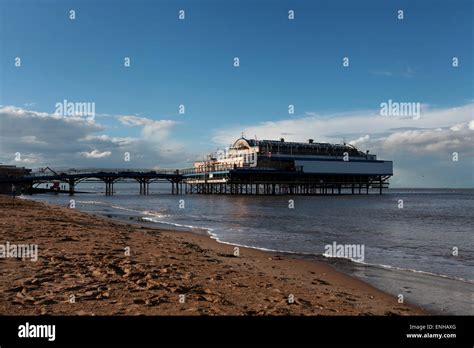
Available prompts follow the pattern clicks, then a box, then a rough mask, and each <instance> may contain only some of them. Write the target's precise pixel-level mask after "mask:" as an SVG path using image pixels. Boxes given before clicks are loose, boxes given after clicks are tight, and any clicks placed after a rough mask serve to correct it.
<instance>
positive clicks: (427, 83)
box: [0, 0, 474, 187]
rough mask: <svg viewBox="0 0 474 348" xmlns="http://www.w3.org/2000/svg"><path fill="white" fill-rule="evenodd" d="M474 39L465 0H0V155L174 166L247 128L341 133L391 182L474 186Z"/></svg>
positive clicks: (317, 135)
mask: <svg viewBox="0 0 474 348" xmlns="http://www.w3.org/2000/svg"><path fill="white" fill-rule="evenodd" d="M71 10H73V11H75V18H74V19H71V18H70V14H71V12H70V11H71ZM180 10H184V11H185V18H184V20H183V19H180V18H179V16H178V15H179V11H180ZM289 10H293V11H294V19H289V18H288V15H289ZM400 10H402V11H403V19H400V18H399V17H400V13H399V11H400ZM473 41H474V40H473V2H472V1H470V0H455V1H447V0H446V1H438V0H423V1H421V0H418V1H413V0H409V1H398V0H393V1H380V0H374V1H369V0H361V1H350V0H344V1H340V0H330V1H329V0H327V1H322V0H314V1H305V0H300V1H278V0H276V1H270V0H257V1H250V0H239V1H235V0H230V1H217V0H212V1H211V0H194V1H171V0H169V1H141V0H138V1H105V0H93V1H90V0H83V1H67V0H66V1H59V0H36V1H32V0H18V1H14V0H0V63H1V66H0V163H4V164H15V165H21V166H26V167H32V168H37V167H44V166H56V167H74V168H81V167H100V168H118V167H120V168H127V167H134V168H178V167H180V168H183V167H189V166H192V162H193V161H194V160H196V159H198V158H201V157H202V156H203V155H205V154H206V153H208V152H210V151H215V150H217V149H219V148H222V147H225V146H228V145H229V144H231V143H232V142H233V141H234V140H236V139H237V138H239V137H240V136H241V135H242V133H243V134H244V135H245V136H246V137H249V138H257V139H279V138H280V137H284V138H285V139H287V140H291V141H307V139H309V138H312V139H315V141H317V142H331V143H340V142H341V141H346V142H351V143H352V144H354V145H356V146H357V147H359V148H360V149H361V150H362V151H365V150H370V152H371V153H374V154H377V156H378V158H379V159H385V160H393V161H394V172H395V175H394V177H393V178H392V179H391V183H392V186H393V187H473V186H474V185H473V165H474V164H473V162H474V156H473V155H474V147H473V132H474V121H473V110H474V109H473V106H474V96H473V91H474V87H473V77H474V76H473V67H472V63H473V61H474V59H473ZM126 57H128V58H130V66H124V59H125V58H126ZM236 57H237V58H239V66H238V67H236V66H234V58H236ZM454 57H456V58H457V63H458V64H457V66H453V58H454ZM17 58H20V60H21V62H20V63H21V65H20V66H17V65H18V60H17ZM344 58H348V62H349V64H348V65H347V64H346V66H344V64H343V63H344ZM64 100H67V101H68V102H72V103H82V102H86V103H91V104H92V103H93V105H94V108H95V115H94V116H93V117H84V116H80V115H79V116H78V115H68V114H61V113H58V110H57V103H63V101H64ZM389 100H391V101H392V102H395V103H415V104H416V105H420V113H419V114H417V115H412V114H410V115H408V117H407V115H396V114H395V113H394V114H391V115H381V104H382V103H388V102H389ZM415 104H413V105H415ZM180 105H183V106H184V110H185V112H184V114H182V113H180V112H179V106H180ZM289 105H293V106H294V113H289V112H288V111H289V109H288V106H289ZM415 116H416V117H415ZM126 152H128V153H130V161H125V160H124V159H125V156H124V154H125V153H126ZM454 153H456V156H455V155H453V154H454ZM18 154H20V156H18ZM454 157H456V159H457V161H455V160H453V158H454Z"/></svg>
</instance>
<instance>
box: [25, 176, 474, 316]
mask: <svg viewBox="0 0 474 348" xmlns="http://www.w3.org/2000/svg"><path fill="white" fill-rule="evenodd" d="M80 189H83V190H99V189H102V187H100V186H98V187H91V186H86V185H85V184H84V186H83V187H80ZM115 189H116V190H117V192H116V194H115V195H114V196H111V197H106V196H105V195H104V194H103V193H100V192H97V193H92V194H77V195H76V196H75V197H74V199H75V200H76V208H77V209H80V210H83V211H86V212H93V213H96V214H102V215H108V216H111V217H116V218H123V219H130V218H133V219H137V218H140V217H141V218H143V219H144V220H145V221H148V222H149V223H151V224H156V225H157V226H163V225H166V226H167V227H171V226H174V227H178V228H180V229H182V228H185V229H192V230H194V231H198V232H199V231H200V232H202V231H205V232H206V233H209V234H210V235H211V236H212V237H213V238H216V239H218V240H219V241H221V242H224V243H230V244H236V245H241V246H250V247H253V248H260V249H265V250H267V249H268V250H277V251H283V252H290V253H295V254H297V255H301V257H304V258H308V259H321V258H324V259H326V260H327V261H328V262H331V263H332V264H334V266H335V267H336V268H338V269H340V270H343V271H345V272H347V273H350V274H352V275H354V276H356V277H359V278H361V279H363V280H365V281H367V282H369V283H370V284H372V285H374V286H376V287H378V288H380V289H382V290H384V291H386V292H389V293H391V294H394V295H398V294H402V295H403V296H404V298H405V300H406V301H408V302H412V303H416V304H419V305H421V306H423V307H424V308H427V309H429V310H432V311H435V312H437V313H446V314H448V313H449V314H474V309H473V308H474V307H473V306H474V305H473V302H474V301H473V299H474V297H473V294H474V272H473V270H474V238H473V228H472V217H473V211H474V190H434V189H433V190H421V189H413V190H411V189H405V190H389V191H388V192H387V193H386V194H384V195H382V196H379V195H376V194H373V195H369V196H364V195H361V196H350V195H347V196H333V197H331V196H326V197H309V196H308V197H303V196H295V197H289V196H275V197H268V196H204V195H186V196H172V195H170V194H169V187H168V186H165V187H162V186H159V185H156V186H155V187H152V191H151V193H152V194H151V195H149V196H139V195H138V194H137V191H138V185H129V184H122V185H120V184H116V185H115ZM32 199H34V200H40V201H47V202H50V203H54V204H60V205H67V204H68V202H69V199H70V197H68V196H66V195H49V194H44V195H35V196H33V197H32ZM290 199H292V200H293V201H294V208H293V209H290V208H289V200H290ZM180 200H184V202H183V201H181V202H180ZM399 200H403V208H402V209H400V208H399ZM180 203H181V206H182V205H183V203H184V208H180ZM334 242H336V243H338V244H359V245H363V246H364V251H365V253H364V261H363V262H360V261H358V262H357V261H355V260H352V261H351V260H341V259H334V258H325V257H323V256H322V254H323V253H324V252H325V246H326V245H328V244H333V243H334ZM453 248H457V251H458V255H457V256H455V255H453V250H454V249H453Z"/></svg>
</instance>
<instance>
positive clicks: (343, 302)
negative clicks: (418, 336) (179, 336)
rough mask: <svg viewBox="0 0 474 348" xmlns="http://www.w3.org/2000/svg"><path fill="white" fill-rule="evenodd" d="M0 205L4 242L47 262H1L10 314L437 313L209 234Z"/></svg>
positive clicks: (314, 266) (5, 308) (0, 309)
mask: <svg viewBox="0 0 474 348" xmlns="http://www.w3.org/2000/svg"><path fill="white" fill-rule="evenodd" d="M0 206H1V209H2V211H4V212H5V213H6V216H5V217H3V216H2V218H1V220H0V224H1V226H2V230H5V232H2V237H3V238H5V240H4V241H0V242H1V243H4V242H5V241H9V242H12V243H16V242H17V243H19V242H20V241H21V242H23V243H37V244H38V248H39V260H38V261H37V262H31V261H28V260H25V261H20V260H17V259H4V258H0V264H1V266H2V267H1V270H0V274H1V277H2V278H4V279H2V284H1V285H0V290H1V293H2V295H1V296H2V300H1V301H0V314H2V315H18V314H20V315H28V314H30V315H36V314H52V315H138V314H145V315H199V314H201V315H202V314H204V315H430V314H432V313H430V312H428V311H426V310H424V309H422V308H419V307H417V306H415V305H411V304H399V303H398V302H397V299H396V298H395V297H394V296H392V295H389V294H387V293H385V292H383V291H381V290H379V289H376V288H375V287H373V286H371V285H369V284H367V283H365V282H363V281H362V280H359V279H357V278H354V277H352V276H350V275H347V274H345V273H342V272H340V271H338V270H336V269H335V268H334V267H333V266H331V265H330V264H328V263H324V262H319V261H308V260H304V259H301V258H298V257H291V256H290V255H288V254H284V253H281V252H272V251H262V250H258V249H254V248H248V247H238V248H239V253H240V255H239V257H235V256H234V247H235V246H234V245H232V244H229V243H223V242H219V241H217V240H215V239H213V238H211V236H209V235H204V234H198V233H194V232H188V231H180V230H178V229H176V230H167V229H163V228H157V227H148V226H145V225H146V224H140V223H132V222H127V221H121V220H119V219H111V218H107V217H103V216H97V215H95V214H89V213H84V212H80V211H77V210H74V209H68V208H65V207H61V206H56V205H52V204H47V203H41V202H35V201H31V200H25V199H15V200H14V199H12V198H11V197H7V196H0ZM2 215H3V214H2ZM29 219H30V220H32V221H33V222H29V221H30V220H29ZM32 226H35V227H36V228H33V227H32ZM15 236H16V240H15ZM127 247H128V248H130V249H129V250H130V256H126V255H125V253H124V248H127ZM12 277H13V278H14V279H12ZM183 295H184V303H182V301H183V297H182V296H183ZM71 296H73V297H74V299H75V302H73V303H71Z"/></svg>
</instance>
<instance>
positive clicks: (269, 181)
mask: <svg viewBox="0 0 474 348" xmlns="http://www.w3.org/2000/svg"><path fill="white" fill-rule="evenodd" d="M388 178H389V176H377V175H314V174H307V173H302V172H301V173H297V172H288V171H269V170H258V169H252V168H234V167H229V168H215V169H212V170H209V171H207V170H205V171H203V170H200V169H196V168H191V169H182V170H179V169H177V170H166V171H152V170H143V171H136V170H128V171H127V170H114V171H112V170H106V169H103V170H100V171H95V172H92V171H77V170H69V171H63V172H60V173H56V172H51V173H37V172H32V173H27V174H26V175H23V176H15V177H5V176H3V177H1V176H0V184H2V185H3V187H12V186H13V187H15V188H16V189H17V192H16V194H19V193H21V192H20V191H18V188H21V191H22V192H24V193H31V192H34V191H35V189H36V188H37V187H38V186H39V185H41V184H48V185H51V189H50V190H46V189H42V190H41V191H42V192H57V193H66V192H67V193H69V194H70V195H74V193H76V192H77V190H76V188H77V185H78V184H80V183H83V182H89V183H102V184H103V185H104V188H105V189H104V192H105V195H107V196H110V195H113V194H114V185H116V184H120V183H124V182H136V183H137V184H138V189H137V193H138V194H140V195H148V194H149V193H150V185H151V184H153V183H158V182H162V183H168V184H170V186H171V187H170V193H171V194H173V195H182V194H209V195H210V194H219V195H341V194H352V195H354V194H359V195H360V194H369V192H370V190H371V189H372V190H374V189H375V190H376V191H377V192H378V193H380V194H382V190H383V189H384V188H388ZM55 183H56V184H57V183H59V185H65V187H67V189H65V190H61V189H60V188H59V187H60V186H58V185H57V187H58V189H57V190H55V189H53V185H54V184H55ZM4 193H9V192H4Z"/></svg>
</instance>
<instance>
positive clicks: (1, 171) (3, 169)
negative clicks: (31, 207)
mask: <svg viewBox="0 0 474 348" xmlns="http://www.w3.org/2000/svg"><path fill="white" fill-rule="evenodd" d="M30 174H31V169H27V168H25V167H17V166H11V165H1V164H0V194H12V190H13V189H15V191H16V193H21V192H22V191H25V190H28V189H29V188H30V187H31V184H28V183H24V184H20V183H17V184H15V185H14V187H13V188H12V184H11V183H10V182H6V181H4V180H5V179H13V178H21V177H23V176H25V175H30Z"/></svg>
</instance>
